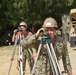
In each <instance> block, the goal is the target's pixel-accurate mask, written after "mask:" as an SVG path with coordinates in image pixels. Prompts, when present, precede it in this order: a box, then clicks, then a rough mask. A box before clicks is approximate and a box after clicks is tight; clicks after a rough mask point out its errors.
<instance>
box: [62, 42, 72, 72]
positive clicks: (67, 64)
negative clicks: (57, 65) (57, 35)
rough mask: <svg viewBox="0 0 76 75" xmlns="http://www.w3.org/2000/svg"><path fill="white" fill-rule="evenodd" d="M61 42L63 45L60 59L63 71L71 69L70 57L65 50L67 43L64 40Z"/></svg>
mask: <svg viewBox="0 0 76 75" xmlns="http://www.w3.org/2000/svg"><path fill="white" fill-rule="evenodd" d="M63 44H64V46H63V54H62V61H63V66H64V69H65V71H68V70H72V67H71V63H70V58H69V54H68V50H67V43H66V42H65V41H64V42H63Z"/></svg>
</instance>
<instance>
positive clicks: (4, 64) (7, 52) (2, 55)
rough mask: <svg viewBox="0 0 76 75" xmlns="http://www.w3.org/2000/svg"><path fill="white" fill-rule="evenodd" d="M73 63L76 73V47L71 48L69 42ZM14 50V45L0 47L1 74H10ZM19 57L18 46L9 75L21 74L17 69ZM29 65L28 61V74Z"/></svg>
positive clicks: (27, 71)
mask: <svg viewBox="0 0 76 75" xmlns="http://www.w3.org/2000/svg"><path fill="white" fill-rule="evenodd" d="M67 47H68V51H69V55H70V59H71V64H72V68H73V75H76V47H74V48H70V44H69V43H67ZM13 50H14V46H3V47H0V75H8V71H9V66H10V63H11V60H10V59H11V57H12V53H13ZM17 58H18V50H17V48H16V51H15V55H14V60H13V61H12V66H11V70H10V74H9V75H19V71H18V69H17ZM62 66H63V65H62V61H60V67H61V70H63V68H62ZM29 72H30V71H29V66H28V62H27V63H26V75H30V74H29Z"/></svg>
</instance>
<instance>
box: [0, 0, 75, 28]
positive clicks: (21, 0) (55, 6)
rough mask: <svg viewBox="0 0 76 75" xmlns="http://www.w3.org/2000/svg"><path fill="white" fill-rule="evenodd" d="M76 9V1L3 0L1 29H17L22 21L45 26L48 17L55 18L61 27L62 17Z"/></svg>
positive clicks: (0, 19)
mask: <svg viewBox="0 0 76 75" xmlns="http://www.w3.org/2000/svg"><path fill="white" fill-rule="evenodd" d="M75 7H76V0H1V1H0V29H6V28H8V27H16V26H18V25H19V23H20V22H21V21H25V22H26V23H27V24H29V25H43V21H44V20H45V18H47V17H54V18H55V19H56V20H57V22H58V25H59V27H60V26H61V24H62V23H61V15H62V14H66V13H67V14H69V13H70V9H71V8H75ZM29 25H28V26H29ZM7 26H8V27H7Z"/></svg>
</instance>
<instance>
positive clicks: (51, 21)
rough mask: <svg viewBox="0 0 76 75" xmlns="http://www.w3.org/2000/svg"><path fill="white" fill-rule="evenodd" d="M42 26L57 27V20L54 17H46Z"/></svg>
mask: <svg viewBox="0 0 76 75" xmlns="http://www.w3.org/2000/svg"><path fill="white" fill-rule="evenodd" d="M42 27H55V28H57V27H58V26H57V22H56V20H55V19H54V18H51V17H50V18H46V19H45V21H44V23H43V26H42Z"/></svg>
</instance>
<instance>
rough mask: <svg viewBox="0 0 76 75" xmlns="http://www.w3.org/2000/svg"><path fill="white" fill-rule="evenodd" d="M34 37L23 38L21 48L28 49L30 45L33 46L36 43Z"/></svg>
mask: <svg viewBox="0 0 76 75" xmlns="http://www.w3.org/2000/svg"><path fill="white" fill-rule="evenodd" d="M36 41H37V40H36V36H35V35H32V36H28V37H26V38H24V39H23V40H21V46H22V48H23V49H27V48H30V47H31V45H32V44H34V43H35V42H36Z"/></svg>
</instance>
